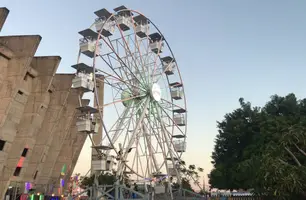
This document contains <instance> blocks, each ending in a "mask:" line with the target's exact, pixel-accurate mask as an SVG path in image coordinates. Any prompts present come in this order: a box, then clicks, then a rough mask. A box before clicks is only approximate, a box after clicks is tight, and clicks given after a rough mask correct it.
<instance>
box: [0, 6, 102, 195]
mask: <svg viewBox="0 0 306 200" xmlns="http://www.w3.org/2000/svg"><path fill="white" fill-rule="evenodd" d="M8 13H9V11H8V9H6V8H0V30H1V29H2V26H3V24H4V22H5V20H6V17H7V15H8ZM40 41H41V37H40V36H38V35H29V36H0V198H3V197H4V195H5V193H6V191H7V188H8V187H9V186H18V187H20V189H21V192H23V190H24V187H25V183H31V184H32V186H33V188H35V189H37V191H40V192H54V191H50V187H49V186H50V185H52V188H56V187H58V185H59V179H60V172H61V168H62V166H63V165H66V166H68V172H67V177H68V176H69V175H71V173H72V172H73V169H74V167H75V165H76V162H77V159H78V157H79V154H80V152H81V149H82V146H83V145H84V143H85V139H86V135H82V134H79V133H78V132H77V129H76V120H77V116H78V111H77V110H76V108H77V107H78V106H79V104H80V103H79V100H78V96H79V95H81V96H82V94H80V93H79V91H77V90H76V89H72V88H71V85H72V79H73V78H74V74H56V70H57V68H58V65H59V63H60V60H61V58H60V57H59V56H46V57H35V52H36V50H37V48H38V46H39V43H40ZM101 90H103V87H101ZM82 104H83V105H88V104H89V100H82Z"/></svg>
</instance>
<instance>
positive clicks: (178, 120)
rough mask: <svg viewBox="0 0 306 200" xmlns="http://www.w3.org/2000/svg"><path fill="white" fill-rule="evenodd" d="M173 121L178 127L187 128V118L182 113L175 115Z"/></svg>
mask: <svg viewBox="0 0 306 200" xmlns="http://www.w3.org/2000/svg"><path fill="white" fill-rule="evenodd" d="M173 121H174V122H175V124H176V125H178V126H185V125H186V118H185V115H184V114H182V113H179V114H175V115H174V117H173Z"/></svg>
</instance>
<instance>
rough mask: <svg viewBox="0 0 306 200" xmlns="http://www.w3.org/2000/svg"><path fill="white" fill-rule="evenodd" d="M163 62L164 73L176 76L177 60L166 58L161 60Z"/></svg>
mask: <svg viewBox="0 0 306 200" xmlns="http://www.w3.org/2000/svg"><path fill="white" fill-rule="evenodd" d="M161 60H162V63H163V71H164V72H165V74H166V75H172V74H174V70H175V68H176V62H175V60H174V59H173V58H172V57H170V56H166V57H164V58H161Z"/></svg>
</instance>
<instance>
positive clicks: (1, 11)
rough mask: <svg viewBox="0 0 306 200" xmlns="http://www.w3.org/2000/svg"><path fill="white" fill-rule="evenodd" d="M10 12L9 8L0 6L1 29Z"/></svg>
mask: <svg viewBox="0 0 306 200" xmlns="http://www.w3.org/2000/svg"><path fill="white" fill-rule="evenodd" d="M8 14H9V10H8V9H7V8H0V31H1V29H2V27H3V25H4V22H5V20H6V18H7V16H8Z"/></svg>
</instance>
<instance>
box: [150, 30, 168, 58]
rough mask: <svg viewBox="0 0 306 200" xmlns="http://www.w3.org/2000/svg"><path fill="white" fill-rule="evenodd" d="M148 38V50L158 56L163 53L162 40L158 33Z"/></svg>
mask: <svg viewBox="0 0 306 200" xmlns="http://www.w3.org/2000/svg"><path fill="white" fill-rule="evenodd" d="M149 37H150V44H149V46H150V49H151V51H152V52H154V53H156V54H158V53H162V52H163V47H164V42H163V40H164V38H163V37H162V36H161V35H160V34H159V33H152V34H151V35H149Z"/></svg>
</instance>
